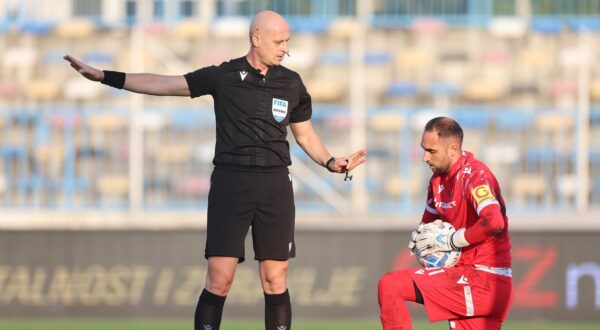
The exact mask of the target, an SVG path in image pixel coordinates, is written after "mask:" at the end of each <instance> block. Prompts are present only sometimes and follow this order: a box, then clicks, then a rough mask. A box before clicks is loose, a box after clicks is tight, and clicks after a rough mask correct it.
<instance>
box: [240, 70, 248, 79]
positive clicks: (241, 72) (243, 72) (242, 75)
mask: <svg viewBox="0 0 600 330" xmlns="http://www.w3.org/2000/svg"><path fill="white" fill-rule="evenodd" d="M247 75H248V71H240V78H242V81H244V79H246V76H247Z"/></svg>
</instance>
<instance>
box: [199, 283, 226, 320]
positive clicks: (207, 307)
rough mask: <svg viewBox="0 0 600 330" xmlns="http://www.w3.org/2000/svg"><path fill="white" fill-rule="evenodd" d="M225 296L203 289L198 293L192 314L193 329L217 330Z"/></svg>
mask: <svg viewBox="0 0 600 330" xmlns="http://www.w3.org/2000/svg"><path fill="white" fill-rule="evenodd" d="M224 304H225V297H223V296H217V295H216V294H214V293H210V292H209V291H208V290H206V289H204V290H203V291H202V294H201V295H200V300H199V301H198V306H197V307H196V314H195V316H194V329H195V330H219V327H220V326H221V316H222V315H223V305H224Z"/></svg>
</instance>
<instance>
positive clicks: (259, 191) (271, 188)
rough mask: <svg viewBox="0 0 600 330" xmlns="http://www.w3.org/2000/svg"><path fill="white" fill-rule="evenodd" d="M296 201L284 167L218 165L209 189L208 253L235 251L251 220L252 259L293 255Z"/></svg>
mask: <svg viewBox="0 0 600 330" xmlns="http://www.w3.org/2000/svg"><path fill="white" fill-rule="evenodd" d="M294 219H295V206H294V194H293V191H292V177H291V175H290V173H289V171H288V169H287V167H276V168H268V169H260V170H253V169H248V170H246V169H239V168H223V167H216V168H215V169H214V171H213V173H212V176H211V184H210V192H209V194H208V225H207V235H206V250H205V254H204V256H205V257H206V258H208V257H213V256H223V257H237V258H239V262H243V261H244V259H245V255H244V241H245V238H246V234H247V233H248V230H249V228H250V226H252V242H253V246H254V259H256V260H288V259H289V258H293V257H295V255H296V246H295V243H294V221H295V220H294Z"/></svg>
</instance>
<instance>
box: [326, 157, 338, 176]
mask: <svg viewBox="0 0 600 330" xmlns="http://www.w3.org/2000/svg"><path fill="white" fill-rule="evenodd" d="M333 162H335V157H331V158H329V160H328V161H327V162H326V163H325V168H326V169H327V170H328V171H329V172H332V173H336V172H335V170H333V169H331V167H329V165H331V163H333Z"/></svg>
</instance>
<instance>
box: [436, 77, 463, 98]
mask: <svg viewBox="0 0 600 330" xmlns="http://www.w3.org/2000/svg"><path fill="white" fill-rule="evenodd" d="M458 93H459V89H458V86H456V85H455V84H452V83H448V82H443V81H436V82H433V83H431V85H429V95H431V97H434V98H437V97H454V96H457V95H458Z"/></svg>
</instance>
